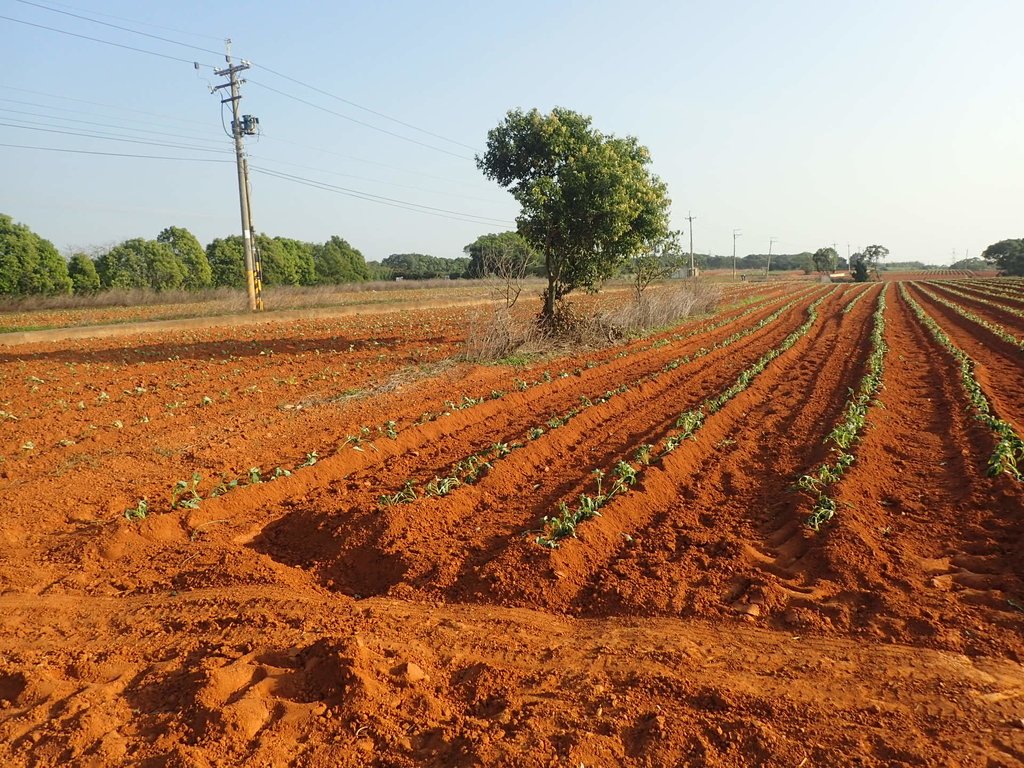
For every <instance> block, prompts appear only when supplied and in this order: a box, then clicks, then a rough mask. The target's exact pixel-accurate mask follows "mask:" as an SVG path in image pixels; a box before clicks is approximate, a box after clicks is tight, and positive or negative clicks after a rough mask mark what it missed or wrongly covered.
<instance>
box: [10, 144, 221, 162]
mask: <svg viewBox="0 0 1024 768" xmlns="http://www.w3.org/2000/svg"><path fill="white" fill-rule="evenodd" d="M0 147H9V148H11V149H36V150H40V151H44V152H65V153H68V154H72V155H102V156H103V157H138V158H145V159H146V160H181V161H183V162H189V163H231V162H234V161H233V160H219V159H217V158H215V157H172V156H170V155H134V154H128V153H126V152H100V151H98V150H93V149H65V148H63V147H37V146H31V145H29V144H0Z"/></svg>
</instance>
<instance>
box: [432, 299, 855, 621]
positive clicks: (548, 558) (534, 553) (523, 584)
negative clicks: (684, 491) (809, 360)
mask: <svg viewBox="0 0 1024 768" xmlns="http://www.w3.org/2000/svg"><path fill="white" fill-rule="evenodd" d="M843 293H844V292H842V291H840V292H837V293H836V295H834V296H833V297H832V298H830V299H829V300H827V301H826V302H825V303H824V304H823V305H822V306H821V307H820V308H819V313H820V314H819V321H818V324H816V325H815V326H814V327H813V328H812V331H811V334H810V335H811V336H812V337H815V338H816V337H817V336H818V335H819V334H820V333H821V332H820V327H821V324H822V323H823V322H825V319H826V318H828V317H830V316H831V315H832V314H835V315H838V314H839V313H838V309H839V306H840V305H841V304H844V303H845V301H843V299H842V298H841V297H842V295H843ZM847 295H848V294H847ZM809 303H810V302H809V301H808V302H806V303H805V304H803V306H802V310H803V312H802V313H801V320H803V319H806V308H807V305H808V304H809ZM782 338H784V335H782V334H780V335H779V337H778V338H777V339H776V340H775V342H774V343H773V344H771V345H764V346H763V347H759V349H758V350H757V351H756V353H754V354H751V355H749V359H748V360H747V361H746V362H744V363H741V364H738V365H735V366H733V367H732V370H731V371H730V373H729V375H728V376H722V377H720V379H719V381H718V383H717V385H716V387H715V388H713V389H711V390H709V391H708V392H707V393H706V394H714V393H716V392H718V391H721V390H722V389H725V388H726V387H727V386H729V385H730V384H732V383H733V382H734V381H735V377H736V375H738V373H739V372H740V371H741V370H743V369H744V368H746V367H747V366H748V365H749V363H752V362H753V361H754V360H756V359H757V358H758V357H760V355H761V354H763V352H764V351H766V349H767V348H771V347H772V346H775V345H776V344H777V343H778V342H780V341H781V340H782ZM806 343H807V342H806V337H804V339H802V340H801V342H798V344H797V345H796V346H795V347H794V349H802V348H804V347H805V346H806ZM791 352H792V350H791ZM792 357H793V355H791V354H790V353H786V354H785V355H783V356H782V357H781V358H780V359H779V360H777V361H776V362H780V361H781V362H782V363H783V364H784V363H785V361H786V360H789V359H792ZM775 370H776V369H775V368H774V364H773V366H770V367H769V368H768V369H767V370H766V372H765V373H763V374H762V376H761V377H759V379H763V378H772V377H774V378H779V377H782V376H786V375H788V373H785V372H783V373H772V374H769V373H768V371H775ZM807 375H808V376H811V375H814V372H813V371H809V372H808V374H807ZM757 386H758V385H757V383H756V382H755V384H754V385H752V386H751V388H750V390H748V391H747V392H745V393H742V394H741V395H739V396H738V397H737V398H735V399H734V400H733V401H732V404H733V405H734V409H733V410H730V406H726V407H725V408H724V409H723V411H721V412H720V413H719V414H716V415H714V416H711V417H709V419H708V421H707V424H706V426H705V427H704V428H703V429H702V431H701V433H700V434H701V435H704V434H718V433H719V432H720V433H721V434H720V435H719V437H718V438H717V439H721V438H722V437H724V436H725V434H726V430H725V429H724V428H722V427H721V426H720V425H721V424H724V423H725V422H726V421H729V422H732V421H738V420H739V419H740V418H742V415H741V414H740V413H739V412H738V411H739V410H740V409H742V408H743V407H744V406H743V405H742V403H745V402H747V400H748V398H749V397H750V392H751V390H754V389H755V387H757ZM701 399H703V397H694V398H692V403H690V404H689V405H686V404H683V403H677V404H676V407H675V409H674V415H675V414H678V412H679V411H681V410H685V409H686V408H687V407H692V406H694V405H696V404H697V403H698V402H700V400H701ZM737 403H740V405H736V404H737ZM643 407H644V408H647V407H648V404H647V403H644V404H643ZM727 413H733V416H726V417H725V418H722V417H723V415H724V414H727ZM674 415H673V420H674ZM716 425H719V426H716ZM703 444H706V443H704V439H703V437H701V438H699V439H698V440H697V441H686V442H684V443H683V444H682V445H681V446H680V447H679V448H677V449H676V450H675V451H674V452H673V453H671V454H669V455H668V456H667V457H666V458H665V459H664V462H663V463H664V466H665V467H673V466H679V465H682V466H686V467H689V466H692V464H693V463H694V462H695V461H696V460H697V457H698V456H699V455H700V453H702V452H703V449H702V448H700V447H699V446H700V445H703ZM636 445H637V442H634V443H633V444H632V445H631V446H630V447H629V448H628V449H626V450H628V454H625V455H623V456H622V458H631V456H632V452H633V451H632V449H634V448H635V447H636ZM615 458H619V456H616V457H615ZM577 463H578V464H579V463H580V462H579V460H578V459H577ZM582 463H583V465H584V467H589V466H592V465H594V464H597V465H598V466H608V464H609V462H605V463H604V464H600V463H599V462H592V461H590V460H589V459H588V460H586V461H585V462H582ZM677 486H678V484H677V483H676V482H675V480H673V479H671V478H670V475H669V473H667V472H666V471H663V469H662V468H659V467H658V466H652V467H650V468H648V469H647V470H646V471H645V472H644V473H643V475H642V481H641V483H640V485H638V487H637V488H636V489H635V490H633V491H631V492H630V493H627V494H625V495H624V496H620V497H618V498H616V499H615V500H614V501H613V502H612V503H611V504H609V505H608V506H607V507H605V508H604V509H602V513H601V516H600V517H597V518H595V519H593V520H590V521H588V522H587V523H586V524H585V525H583V526H581V528H580V534H579V535H580V537H581V539H583V540H584V541H586V542H587V545H586V548H585V551H583V549H582V548H583V545H582V544H580V543H579V542H575V541H571V540H568V541H566V542H564V543H563V545H562V547H561V548H560V549H558V550H556V551H555V552H550V551H549V550H545V549H542V548H540V547H538V546H537V545H536V544H535V543H534V541H533V539H534V538H535V534H536V531H534V532H533V533H532V534H531V535H529V536H527V537H516V536H514V535H510V532H509V529H508V527H507V526H506V527H504V528H502V529H499V530H498V531H496V532H495V534H494V535H493V538H492V540H491V541H490V542H489V543H490V547H489V548H488V547H487V546H483V547H481V548H480V549H479V550H478V554H477V555H476V556H475V557H472V558H464V559H465V563H464V564H463V565H461V566H460V568H461V572H460V573H458V574H457V578H456V579H454V580H453V579H452V578H451V575H450V574H447V573H446V574H444V576H445V578H444V579H435V581H434V583H432V584H427V583H420V584H419V585H418V586H419V587H421V588H422V589H424V590H426V592H427V593H428V594H430V595H434V594H436V591H437V590H439V589H441V590H444V594H445V598H446V599H448V600H474V601H482V602H500V603H508V604H519V605H524V604H525V605H537V604H540V605H544V606H546V607H549V608H552V609H554V610H568V609H570V607H571V606H570V603H571V601H572V599H573V598H574V597H575V596H576V594H577V593H578V592H579V591H580V590H581V589H583V585H584V584H585V582H586V580H587V579H588V578H590V577H591V576H592V575H593V574H594V573H595V572H596V571H598V569H600V568H601V567H602V566H603V565H604V564H605V563H606V562H607V561H608V560H609V559H610V558H612V557H613V556H614V555H615V553H616V552H617V551H618V550H619V548H620V545H621V543H622V541H623V539H622V538H621V536H620V533H621V532H622V531H623V530H625V529H626V528H629V529H630V530H635V529H636V528H637V527H638V526H640V525H642V524H644V523H646V522H647V521H649V520H650V518H651V517H652V516H654V515H655V514H657V512H658V511H659V508H660V509H664V508H665V507H666V506H667V505H669V504H671V503H672V502H673V500H674V499H675V498H676V496H677V492H678V490H679V489H678V487H677ZM588 490H589V488H588ZM532 514H533V517H532V519H530V518H520V528H519V530H520V531H521V530H522V529H523V528H525V527H532V526H534V525H536V521H537V518H538V517H539V515H540V514H543V509H540V510H538V509H537V508H536V505H534V509H533V511H532ZM513 533H514V532H513ZM456 549H459V550H460V551H461V550H462V547H457V548H456ZM430 575H431V576H435V577H436V576H437V575H438V574H437V573H433V574H430ZM552 575H554V576H555V577H556V578H555V579H554V580H552V578H551V577H552ZM648 607H649V606H648ZM648 607H645V610H647V608H648Z"/></svg>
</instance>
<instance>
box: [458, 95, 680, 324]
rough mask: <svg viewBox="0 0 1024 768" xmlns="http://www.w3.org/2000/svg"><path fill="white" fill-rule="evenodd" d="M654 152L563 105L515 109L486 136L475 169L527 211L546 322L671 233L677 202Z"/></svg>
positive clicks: (521, 220) (523, 227)
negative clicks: (563, 302) (540, 265)
mask: <svg viewBox="0 0 1024 768" xmlns="http://www.w3.org/2000/svg"><path fill="white" fill-rule="evenodd" d="M650 162H651V158H650V153H649V152H648V151H647V149H646V147H643V146H641V145H640V144H639V143H638V142H637V140H636V139H635V138H633V137H630V136H627V137H625V138H616V137H615V136H610V135H605V134H603V133H601V132H599V131H597V130H596V129H594V128H593V127H592V126H591V118H589V117H587V116H584V115H580V114H578V113H576V112H573V111H571V110H568V109H564V108H561V107H555V108H554V109H552V110H551V112H550V113H548V114H546V115H545V114H542V113H541V112H540V111H538V110H536V109H533V110H530V111H529V112H523V111H522V110H518V109H516V110H512V111H510V112H509V113H508V114H507V115H506V116H505V119H504V120H503V121H502V122H501V123H500V124H499V125H498V126H497V127H496V128H493V129H491V130H490V131H489V132H488V134H487V148H486V151H485V152H484V154H483V155H481V156H478V157H477V166H478V167H479V168H480V170H481V171H483V172H484V175H485V176H487V178H489V179H491V180H493V181H496V182H498V184H500V185H501V186H503V187H505V188H507V189H508V190H509V191H510V192H511V193H512V196H513V197H514V198H515V199H516V201H517V202H518V203H519V204H520V205H521V206H522V211H521V213H520V215H519V217H518V219H517V224H518V231H519V234H520V235H522V236H523V238H524V239H525V240H526V241H527V242H528V243H529V244H530V245H531V246H533V247H534V248H535V249H537V251H539V252H540V253H541V254H542V255H543V258H544V266H545V274H546V276H547V279H548V287H547V290H546V291H545V301H544V310H543V313H542V317H543V318H544V319H545V320H546V321H548V322H550V321H552V320H553V318H554V312H555V302H556V301H557V300H558V299H561V298H562V297H563V296H565V295H566V294H567V293H569V292H570V291H572V290H574V289H577V288H588V289H590V288H594V287H596V286H597V285H598V284H600V282H601V281H603V280H605V279H606V278H608V277H610V276H611V275H612V274H614V273H615V271H616V270H617V269H618V268H619V267H620V266H621V265H622V264H623V262H624V261H625V260H626V259H628V258H629V257H631V256H633V255H635V254H637V253H640V252H641V251H642V250H643V249H644V247H645V245H646V244H647V243H650V242H653V241H656V240H658V239H659V238H661V237H664V236H665V235H666V234H667V232H668V209H669V204H670V201H669V198H668V191H667V188H666V186H665V184H664V183H663V182H662V181H661V180H660V179H659V178H658V177H657V176H655V175H653V174H652V173H651V172H650V170H649V169H648V166H649V165H650Z"/></svg>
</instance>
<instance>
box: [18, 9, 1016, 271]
mask: <svg viewBox="0 0 1024 768" xmlns="http://www.w3.org/2000/svg"><path fill="white" fill-rule="evenodd" d="M33 2H38V5H33V4H27V3H25V2H19V1H18V0H0V16H4V17H9V18H10V19H20V20H22V21H26V22H31V23H33V24H38V25H44V26H48V27H53V28H57V29H61V30H66V31H69V32H74V33H76V34H79V35H86V36H90V37H95V38H100V39H103V40H107V41H111V42H117V43H120V44H122V45H127V46H132V47H136V48H142V49H146V50H148V51H153V52H158V53H162V54H165V55H167V56H171V57H178V58H181V59H184V60H186V61H174V60H169V59H166V58H160V57H157V56H152V55H147V54H143V53H139V52H134V51H129V50H125V49H122V48H116V47H112V46H108V45H104V44H101V43H97V42H94V41H90V40H85V39H81V38H76V37H72V36H68V35H64V34H59V33H57V32H53V31H49V30H45V29H40V28H38V27H32V26H28V25H26V24H22V23H17V22H14V21H10V20H7V19H3V18H0V32H2V35H3V37H2V39H3V41H4V45H3V52H2V55H0V56H2V58H0V61H2V62H3V73H2V74H0V144H8V145H22V146H20V147H9V146H7V147H4V146H0V167H2V168H3V174H2V179H3V181H2V183H0V212H2V213H6V214H8V215H10V216H12V217H13V218H14V219H16V220H18V221H21V222H24V223H26V224H28V225H29V226H31V227H32V228H33V229H34V230H35V231H37V232H38V233H39V234H40V235H42V236H43V237H46V238H47V239H49V240H51V241H53V242H54V244H56V245H57V247H58V248H60V249H62V250H63V249H65V248H68V247H72V246H73V247H82V248H89V247H92V246H103V245H107V244H110V243H112V242H117V241H120V240H124V239H126V238H129V237H149V238H152V237H155V236H156V235H157V233H158V232H159V231H160V230H161V229H163V228H164V227H166V226H170V225H177V226H183V227H187V228H188V229H190V230H191V231H192V232H194V233H195V234H196V236H197V237H198V238H199V239H200V241H202V242H203V243H206V242H209V241H210V240H211V239H213V238H214V237H221V236H225V235H229V234H235V233H237V232H238V231H240V224H239V215H238V200H237V186H236V184H237V182H236V178H235V171H234V165H233V163H232V162H230V161H231V160H232V158H233V155H232V154H231V152H230V150H231V143H230V140H229V139H228V137H227V136H225V134H224V132H223V129H222V127H221V117H220V104H219V99H218V98H217V97H215V96H213V95H211V94H210V93H209V90H208V86H209V85H211V84H216V83H219V82H221V81H220V80H219V79H218V78H216V77H214V76H213V74H212V68H211V67H209V66H204V67H203V68H201V69H200V70H198V71H196V70H195V69H194V68H193V66H192V64H191V63H188V62H191V61H192V60H197V61H199V62H200V63H201V64H204V65H213V66H216V67H219V66H223V57H222V56H218V55H217V52H219V51H221V50H222V49H223V44H222V39H223V37H224V36H230V37H231V38H232V39H233V41H234V42H233V51H234V53H235V54H236V56H239V57H244V58H247V59H249V60H251V61H252V62H253V68H252V69H251V70H250V71H249V72H247V73H246V77H247V78H248V79H249V82H248V83H247V84H246V85H245V86H243V95H244V100H243V102H242V107H243V110H242V111H243V112H244V113H247V114H253V115H256V116H258V117H259V119H260V122H261V128H262V135H261V136H260V138H259V139H258V140H255V139H254V140H250V142H249V146H248V149H249V152H250V154H251V160H250V163H251V164H252V166H254V168H264V169H268V170H272V171H273V172H275V173H284V174H291V175H293V176H298V177H301V178H302V179H305V180H308V181H312V182H316V183H319V184H327V185H333V186H334V187H343V188H345V189H346V190H355V191H357V192H358V193H361V194H371V195H376V196H380V197H385V198H389V199H390V200H391V201H399V202H401V203H412V204H415V205H417V206H429V207H431V208H434V209H443V211H432V213H434V214H437V213H442V215H441V216H439V215H428V214H427V213H424V212H421V210H417V211H410V210H406V209H405V208H400V207H394V205H384V204H383V202H386V201H380V200H377V201H376V202H371V201H368V200H365V199H356V198H353V197H351V196H346V195H343V194H339V193H338V192H337V191H328V190H326V189H323V188H312V187H310V186H306V185H301V184H297V183H295V182H293V181H290V180H287V179H284V178H281V177H279V176H278V177H275V176H268V175H266V174H262V173H258V172H254V175H253V202H252V207H253V217H254V224H255V227H256V229H257V230H259V231H265V232H267V233H269V234H271V235H284V236H289V237H295V238H299V239H304V240H314V241H323V240H326V239H327V238H328V237H330V236H331V235H332V234H338V235H341V236H342V237H344V238H346V239H347V240H348V241H349V242H351V243H352V244H353V245H354V246H355V247H357V248H359V249H360V250H361V251H362V252H363V254H364V255H365V256H366V258H367V259H371V260H380V259H381V258H383V257H385V256H387V255H388V254H390V253H399V252H413V251H415V252H421V253H430V254H433V255H436V256H446V257H454V256H458V255H461V251H462V248H463V246H465V245H466V244H467V243H469V242H472V241H473V240H474V239H475V238H476V237H477V236H478V235H480V234H483V233H486V232H497V231H502V230H504V229H512V228H514V219H515V217H516V214H517V212H518V207H517V206H516V204H515V202H514V201H513V200H512V198H511V197H510V196H509V195H508V194H507V193H506V192H505V191H503V190H502V189H500V188H499V187H498V186H497V185H495V184H494V183H492V182H489V181H487V180H486V179H484V178H483V176H482V175H481V173H480V172H479V171H478V170H477V169H476V166H475V164H474V162H473V160H472V156H473V155H474V153H475V151H480V150H481V149H482V147H483V145H484V142H485V138H486V133H487V131H488V130H489V129H490V128H493V127H494V126H495V125H497V123H498V122H499V121H500V120H501V119H502V117H503V116H504V114H505V112H506V111H507V110H508V109H510V108H513V107H523V108H531V107H537V108H539V109H541V110H543V111H547V110H549V109H550V108H551V107H552V106H555V105H559V106H564V107H567V108H570V109H574V110H576V111H579V112H582V113H584V114H588V115H591V116H592V117H593V119H594V124H595V126H596V127H597V128H598V129H600V130H602V131H604V132H607V133H615V134H620V135H621V134H630V135H634V136H636V137H638V139H639V140H640V141H641V142H642V143H643V144H645V145H647V146H648V147H649V148H650V150H651V153H652V156H653V161H654V162H653V170H654V171H655V172H656V173H657V174H659V175H660V176H661V177H662V178H663V179H664V180H665V181H666V182H667V183H668V186H669V191H670V194H671V196H672V199H673V225H674V226H675V227H677V228H681V229H688V225H687V223H686V221H685V217H686V215H687V213H688V211H692V213H693V215H694V216H695V217H696V220H695V221H694V249H695V250H696V251H698V252H711V253H716V254H729V253H731V252H732V242H733V240H732V233H733V230H734V229H740V230H742V237H741V238H740V239H739V242H738V253H739V254H740V255H742V254H745V253H750V252H754V253H765V252H766V251H767V250H768V242H769V238H777V244H776V245H775V252H776V253H780V252H781V253H794V252H799V251H804V250H810V251H813V250H815V249H816V248H819V247H821V246H822V245H827V244H832V243H836V244H837V248H838V250H839V252H840V253H841V254H842V255H846V252H847V245H848V244H849V245H850V246H851V247H852V248H853V250H856V249H857V248H858V247H861V246H866V245H869V244H872V243H880V244H882V245H885V246H887V247H888V248H889V249H890V251H891V255H890V259H891V260H895V261H909V260H919V261H924V262H928V263H935V264H940V263H946V264H948V263H950V261H951V260H952V258H953V254H954V250H955V255H956V258H958V259H959V258H963V257H964V255H965V254H966V255H970V256H977V255H979V254H980V252H981V251H982V250H983V249H984V247H985V246H986V245H988V244H990V243H992V242H995V241H997V240H1001V239H1004V238H1009V237H1024V214H1022V211H1024V46H1021V45H1020V38H1019V35H1020V30H1021V29H1022V28H1024V2H1022V1H1021V0H1003V1H1002V2H1000V1H998V0H979V1H978V2H971V3H966V2H950V1H948V0H934V1H931V2H927V1H925V0H906V1H905V2H901V1H899V0H889V1H888V2H883V1H880V0H866V1H863V2H857V3H838V2H823V1H822V0H816V1H812V0H783V1H780V2H740V1H738V0H737V1H736V2H653V1H650V0H637V1H635V2H629V3H626V2H622V1H621V0H591V1H590V2H541V1H540V0H525V1H524V2H519V3H515V4H509V3H494V2H479V1H478V2H469V1H468V0H466V1H465V2H455V1H454V0H435V1H434V2H430V3H424V2H409V1H408V0H401V1H395V2H380V3H351V2H341V3H323V2H314V1H313V0H293V2H289V3H265V2H248V3H239V2H235V1H234V0H225V2H222V3H218V4H212V3H200V2H195V0H182V1H181V2H176V3H152V2H144V3H140V2H128V1H127V0H59V2H57V1H56V0H33ZM39 5H43V6H48V7H50V8H53V9H57V10H59V11H63V12H65V13H55V12H53V11H51V10H46V9H45V8H41V7H39ZM69 13H74V14H79V15H82V16H88V17H90V18H93V19H97V20H101V21H104V22H106V23H107V24H113V25H117V26H122V27H128V28H131V29H134V30H139V31H143V32H146V33H148V34H150V35H156V36H159V37H165V38H168V39H171V40H174V41H178V42H182V43H188V44H190V45H194V46H198V47H199V48H205V49H209V51H210V52H203V51H198V50H194V49H191V48H187V47H184V46H181V45H176V44H172V43H169V42H164V41H162V40H157V39H153V38H151V37H145V36H140V35H137V34H131V33H129V32H125V31H122V30H118V29H114V28H111V27H110V26H103V25H100V24H95V23H91V22H89V21H86V20H83V19H78V18H74V17H72V16H69V15H67V14H69ZM267 68H269V69H271V70H274V72H269V71H267ZM275 73H281V74H283V75H287V76H288V77H290V78H294V79H295V80H297V81H301V83H304V84H307V85H310V86H314V87H315V88H318V89H321V90H322V91H326V92H328V93H329V94H331V95H326V94H324V93H319V92H317V91H315V90H312V89H310V88H307V87H305V86H304V85H303V84H300V83H296V82H292V81H290V80H288V79H284V78H282V77H280V76H279V75H278V74H275ZM279 92H280V93H279ZM289 97H297V98H298V99H300V100H301V101H299V100H296V98H289ZM334 97H340V98H341V99H346V100H348V101H351V102H355V103H356V104H359V105H361V106H363V107H367V108H369V109H372V110H376V111H377V112H380V113H383V114H386V115H388V116H391V117H393V118H396V119H398V120H401V121H403V122H405V123H408V124H409V125H414V126H416V127H418V128H421V129H424V130H426V131H430V132H432V133H434V134H437V135H439V136H442V137H444V138H443V139H442V138H435V137H433V136H430V135H428V134H427V133H424V132H421V131H417V130H414V129H413V128H410V127H407V126H405V125H402V124H400V123H398V122H394V121H390V120H386V119H384V118H382V117H379V116H377V115H375V114H373V113H371V112H368V111H366V110H363V109H359V108H357V107H355V106H352V105H350V104H347V103H344V102H343V101H340V100H338V99H337V98H334ZM303 102H309V103H303ZM312 105H318V106H319V107H322V108H323V109H317V108H316V106H312ZM324 110H327V111H324ZM332 112H333V113H339V114H331V113H332ZM340 115H344V116H346V117H348V118H352V119H345V117H342V116H340ZM353 120H356V121H360V122H361V123H368V124H370V125H372V126H376V127H377V128H381V129H384V130H385V131H389V132H391V134H400V135H401V136H404V137H407V138H409V139H413V140H415V142H421V143H414V142H412V141H405V140H402V139H400V138H397V137H396V136H393V135H391V134H389V133H384V132H381V131H377V130H373V129H371V128H369V127H367V126H366V125H362V124H360V123H357V122H353ZM76 133H77V134H82V133H88V134H92V136H91V137H87V136H81V135H71V134H76ZM99 135H105V138H99V137H98V136H99ZM129 138H131V139H134V140H135V142H151V143H132V142H128V141H126V139H129ZM422 144H430V145H432V146H433V147H435V148H439V149H442V150H445V151H438V150H437V149H432V148H429V147H425V146H422ZM167 145H172V146H167ZM24 146H33V147H46V148H49V149H74V150H86V151H92V152H107V153H121V154H138V155H143V154H145V155H159V156H165V157H174V158H187V159H174V160H164V159H161V160H157V159H143V158H137V157H113V156H110V155H89V154H74V153H66V152H55V151H46V150H40V149H26V148H23V147H24ZM198 158H206V159H216V160H227V161H229V162H223V163H220V162H217V163H215V162H197V161H196V160H197V159H198ZM446 217H447V218H446ZM467 218H469V219H471V220H466V219H467ZM684 242H685V240H684Z"/></svg>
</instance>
